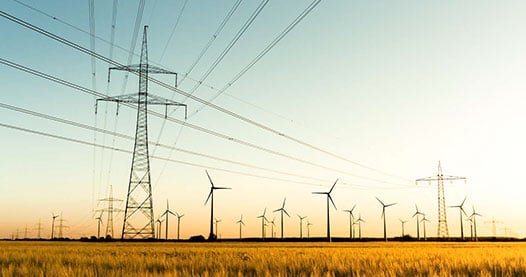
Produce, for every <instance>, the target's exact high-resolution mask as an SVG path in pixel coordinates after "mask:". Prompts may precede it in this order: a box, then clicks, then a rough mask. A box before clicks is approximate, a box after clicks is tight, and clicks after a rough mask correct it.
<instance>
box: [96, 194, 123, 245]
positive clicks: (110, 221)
mask: <svg viewBox="0 0 526 277" xmlns="http://www.w3.org/2000/svg"><path fill="white" fill-rule="evenodd" d="M99 201H104V202H108V207H107V208H105V209H101V210H98V211H100V212H106V213H107V214H108V220H107V224H106V236H105V237H107V238H114V234H115V233H114V232H113V213H114V212H122V211H123V210H122V209H119V208H115V207H114V205H113V203H115V202H122V199H117V198H113V187H112V186H110V194H109V196H108V198H103V199H99Z"/></svg>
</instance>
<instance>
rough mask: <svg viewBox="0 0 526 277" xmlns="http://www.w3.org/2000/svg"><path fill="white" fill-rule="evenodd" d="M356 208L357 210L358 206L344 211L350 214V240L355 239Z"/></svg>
mask: <svg viewBox="0 0 526 277" xmlns="http://www.w3.org/2000/svg"><path fill="white" fill-rule="evenodd" d="M354 208H356V204H355V205H354V206H353V207H352V209H350V210H344V212H346V213H349V239H350V240H352V239H353V238H354V215H353V213H352V212H353V211H354Z"/></svg>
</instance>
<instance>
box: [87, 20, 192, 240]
mask: <svg viewBox="0 0 526 277" xmlns="http://www.w3.org/2000/svg"><path fill="white" fill-rule="evenodd" d="M147 29H148V26H144V34H143V39H142V49H141V61H140V64H138V65H126V66H118V67H110V68H109V70H108V81H109V76H110V72H111V70H122V71H128V72H134V73H137V74H138V75H139V91H138V93H136V94H135V93H134V94H128V95H120V96H114V97H105V98H100V99H97V102H98V101H109V102H116V103H117V111H118V107H119V104H120V103H127V104H137V124H136V129H135V145H134V148H133V157H132V165H131V170H130V178H129V182H128V194H127V197H126V208H125V210H124V223H123V226H122V238H123V239H145V238H155V231H154V229H155V223H154V221H155V220H154V215H153V199H152V186H151V178H150V159H149V151H148V124H147V122H148V120H147V118H148V116H147V115H148V108H147V106H148V105H163V106H165V116H167V109H168V106H183V107H185V115H186V105H185V104H182V103H178V102H175V101H172V100H168V99H165V98H161V97H158V96H155V95H148V74H150V73H151V74H173V75H175V76H176V82H177V73H175V72H171V71H167V70H164V69H162V68H159V67H156V66H152V65H149V64H148V44H147ZM175 85H176V86H177V83H176V84H175ZM96 110H97V109H96V108H95V112H96Z"/></svg>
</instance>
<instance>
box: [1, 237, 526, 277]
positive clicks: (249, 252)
mask: <svg viewBox="0 0 526 277" xmlns="http://www.w3.org/2000/svg"><path fill="white" fill-rule="evenodd" d="M0 274H1V275H2V276H159V275H160V276H189V275H199V276H236V275H237V276H250V275H258V276H353V275H355V276H415V275H416V276H419V275H420V276H448V275H463V276H466V275H469V276H525V275H526V244H525V243H332V244H328V243H199V244H189V243H86V242H84V243H83V242H22V241H17V242H9V241H6V242H0Z"/></svg>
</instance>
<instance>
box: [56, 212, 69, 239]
mask: <svg viewBox="0 0 526 277" xmlns="http://www.w3.org/2000/svg"><path fill="white" fill-rule="evenodd" d="M64 221H66V220H65V219H64V218H63V217H62V213H60V219H59V220H58V238H60V239H62V238H64V229H67V228H69V226H66V225H64Z"/></svg>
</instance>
